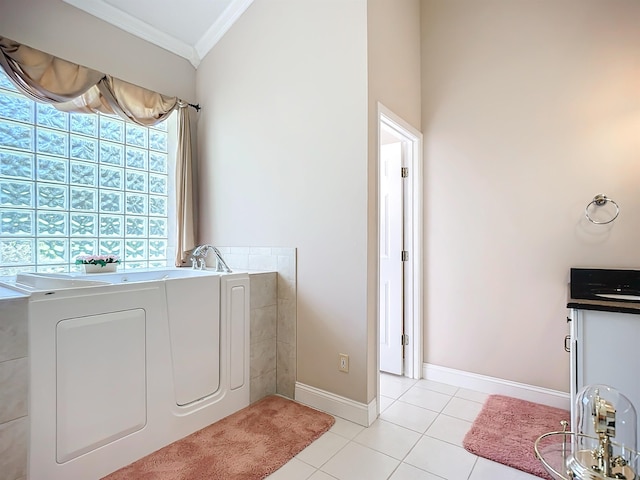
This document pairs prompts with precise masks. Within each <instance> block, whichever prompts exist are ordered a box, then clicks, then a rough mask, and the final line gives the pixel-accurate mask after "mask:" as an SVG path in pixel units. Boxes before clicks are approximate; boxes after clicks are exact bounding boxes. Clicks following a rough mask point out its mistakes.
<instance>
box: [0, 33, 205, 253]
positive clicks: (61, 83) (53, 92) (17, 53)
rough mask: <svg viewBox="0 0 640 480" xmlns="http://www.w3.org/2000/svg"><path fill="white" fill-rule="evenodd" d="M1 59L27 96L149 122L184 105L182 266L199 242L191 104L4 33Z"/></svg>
mask: <svg viewBox="0 0 640 480" xmlns="http://www.w3.org/2000/svg"><path fill="white" fill-rule="evenodd" d="M0 65H1V66H2V67H3V69H4V71H5V72H6V73H7V75H8V76H9V78H10V79H11V80H12V81H13V83H14V84H15V85H16V87H18V88H19V89H20V90H21V91H22V92H23V93H24V94H25V95H26V96H27V97H29V98H31V99H33V100H35V101H38V102H42V103H49V104H52V105H53V106H54V107H56V108H57V109H59V110H62V111H66V112H75V113H97V112H100V113H105V114H110V115H117V116H119V117H121V118H123V119H124V120H127V121H130V122H134V123H137V124H139V125H143V126H151V125H155V124H157V123H159V122H162V121H163V120H165V119H166V118H167V117H168V116H169V115H170V114H171V112H173V111H174V110H175V109H179V115H178V152H177V158H176V192H177V196H178V198H177V202H176V206H177V212H178V215H177V216H178V225H177V230H178V231H177V239H176V252H177V253H176V260H175V264H176V266H181V265H182V263H183V256H184V252H185V251H186V250H189V249H191V248H193V247H194V246H195V232H194V221H193V201H192V195H193V191H192V184H193V182H192V173H191V172H192V170H191V165H192V158H191V131H190V125H189V112H188V106H189V104H188V103H186V102H183V101H181V100H180V99H178V98H177V97H168V96H166V95H162V94H160V93H156V92H153V91H151V90H147V89H146V88H142V87H139V86H137V85H134V84H131V83H128V82H125V81H124V80H120V79H119V78H115V77H112V76H111V75H107V74H104V73H102V72H99V71H97V70H93V69H91V68H87V67H83V66H81V65H77V64H75V63H72V62H68V61H66V60H63V59H61V58H58V57H55V56H53V55H50V54H48V53H45V52H42V51H40V50H36V49H34V48H31V47H28V46H26V45H22V44H20V43H18V42H16V41H13V40H11V39H8V38H6V37H2V36H0Z"/></svg>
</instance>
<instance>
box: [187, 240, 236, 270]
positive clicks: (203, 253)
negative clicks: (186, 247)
mask: <svg viewBox="0 0 640 480" xmlns="http://www.w3.org/2000/svg"><path fill="white" fill-rule="evenodd" d="M211 251H213V253H214V254H215V255H216V272H226V273H231V271H232V270H231V269H230V268H229V265H227V262H225V261H224V259H223V258H222V254H221V253H220V250H218V249H217V248H216V247H214V246H213V245H209V244H204V245H199V246H197V247H196V248H194V249H193V252H191V265H192V267H193V269H194V270H204V269H205V268H206V266H207V262H206V260H205V258H207V255H209V252H211Z"/></svg>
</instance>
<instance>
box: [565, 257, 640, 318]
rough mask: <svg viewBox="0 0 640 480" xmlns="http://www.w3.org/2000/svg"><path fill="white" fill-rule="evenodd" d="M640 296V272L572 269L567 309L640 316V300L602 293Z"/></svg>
mask: <svg viewBox="0 0 640 480" xmlns="http://www.w3.org/2000/svg"><path fill="white" fill-rule="evenodd" d="M606 293H628V294H632V295H640V271H639V270H622V269H599V268H572V269H571V282H570V283H569V289H568V294H567V298H568V300H567V308H575V309H580V310H598V311H601V312H618V313H631V314H634V315H640V301H637V300H616V299H608V298H602V297H599V296H598V294H606Z"/></svg>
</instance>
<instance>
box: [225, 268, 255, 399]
mask: <svg viewBox="0 0 640 480" xmlns="http://www.w3.org/2000/svg"><path fill="white" fill-rule="evenodd" d="M234 277H235V278H234ZM234 277H231V276H229V277H223V280H222V281H223V282H224V285H223V287H222V292H223V295H224V298H223V302H222V308H221V309H220V311H221V312H222V314H223V315H224V314H226V316H227V321H228V322H229V332H230V337H231V338H230V359H229V360H230V362H229V377H230V378H229V388H230V389H231V390H235V389H237V388H240V387H242V386H243V385H244V384H245V381H246V380H247V378H248V374H247V371H248V370H247V369H248V365H247V364H248V361H247V360H248V358H249V344H248V338H249V335H248V329H249V327H248V324H247V319H248V318H249V277H248V276H246V275H242V276H240V275H237V276H234Z"/></svg>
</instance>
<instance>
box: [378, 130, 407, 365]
mask: <svg viewBox="0 0 640 480" xmlns="http://www.w3.org/2000/svg"><path fill="white" fill-rule="evenodd" d="M401 167H402V143H401V142H395V143H390V144H386V145H380V208H379V212H380V370H382V371H383V372H388V373H393V374H396V375H402V374H403V368H402V367H403V363H404V362H403V345H402V335H403V333H404V312H403V264H402V249H403V201H402V199H403V190H402V182H403V179H402V176H401Z"/></svg>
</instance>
